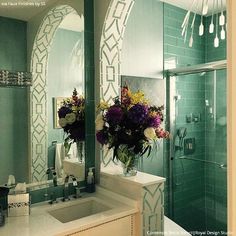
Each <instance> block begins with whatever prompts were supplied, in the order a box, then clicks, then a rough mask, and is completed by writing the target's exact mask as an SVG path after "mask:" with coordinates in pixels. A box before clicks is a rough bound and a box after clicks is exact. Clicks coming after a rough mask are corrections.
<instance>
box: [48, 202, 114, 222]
mask: <svg viewBox="0 0 236 236" xmlns="http://www.w3.org/2000/svg"><path fill="white" fill-rule="evenodd" d="M110 209H111V207H109V206H107V205H105V204H103V203H101V202H100V201H98V200H97V199H96V198H92V199H85V200H83V201H78V202H77V203H76V202H73V203H72V204H69V205H68V206H65V207H60V208H58V209H55V210H50V211H48V213H49V214H50V215H51V216H53V217H54V218H56V219H57V220H59V221H60V222H62V223H67V222H70V221H73V220H77V219H80V218H83V217H87V216H91V215H94V214H98V213H101V212H104V211H107V210H110Z"/></svg>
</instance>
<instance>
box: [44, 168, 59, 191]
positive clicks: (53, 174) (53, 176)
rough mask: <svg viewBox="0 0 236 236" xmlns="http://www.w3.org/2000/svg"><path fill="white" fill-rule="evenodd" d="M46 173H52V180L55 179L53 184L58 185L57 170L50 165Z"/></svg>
mask: <svg viewBox="0 0 236 236" xmlns="http://www.w3.org/2000/svg"><path fill="white" fill-rule="evenodd" d="M46 174H47V175H48V176H49V174H52V181H53V186H54V187H56V186H57V172H56V171H55V169H54V168H53V167H49V168H48V169H47V171H46Z"/></svg>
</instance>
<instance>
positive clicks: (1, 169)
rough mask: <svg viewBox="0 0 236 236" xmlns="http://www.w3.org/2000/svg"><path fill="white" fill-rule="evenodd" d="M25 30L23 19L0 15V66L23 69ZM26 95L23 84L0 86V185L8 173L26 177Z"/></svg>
mask: <svg viewBox="0 0 236 236" xmlns="http://www.w3.org/2000/svg"><path fill="white" fill-rule="evenodd" d="M26 30H27V24H26V22H24V21H21V20H16V19H10V18H6V17H0V35H1V37H0V52H1V53H0V65H1V68H0V69H4V70H9V71H26V61H27V60H26ZM1 77H3V78H5V79H6V76H5V75H2V76H1ZM27 94H28V88H26V87H24V88H20V87H17V86H16V87H0V108H1V115H0V130H1V131H0V133H1V135H0V173H1V174H0V185H3V184H6V183H7V182H8V176H9V175H14V176H15V179H16V180H17V181H20V182H23V181H24V182H25V181H26V182H27V181H28V179H29V176H28V159H27V156H28V154H27V150H28V148H27V146H28V111H27V110H28V107H27V106H28V105H27V104H28V99H27Z"/></svg>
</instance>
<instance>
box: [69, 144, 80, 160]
mask: <svg viewBox="0 0 236 236" xmlns="http://www.w3.org/2000/svg"><path fill="white" fill-rule="evenodd" d="M67 158H68V159H70V160H73V161H79V158H78V149H77V144H76V143H72V144H71V146H70V150H69V152H68V153H67Z"/></svg>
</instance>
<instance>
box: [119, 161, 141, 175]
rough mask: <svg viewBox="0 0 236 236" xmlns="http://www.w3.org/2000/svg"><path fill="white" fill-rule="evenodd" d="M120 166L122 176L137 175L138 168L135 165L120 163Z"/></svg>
mask: <svg viewBox="0 0 236 236" xmlns="http://www.w3.org/2000/svg"><path fill="white" fill-rule="evenodd" d="M122 168H123V176H125V177H130V176H135V175H137V172H138V170H137V167H136V165H129V166H126V165H125V164H124V163H122Z"/></svg>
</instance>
